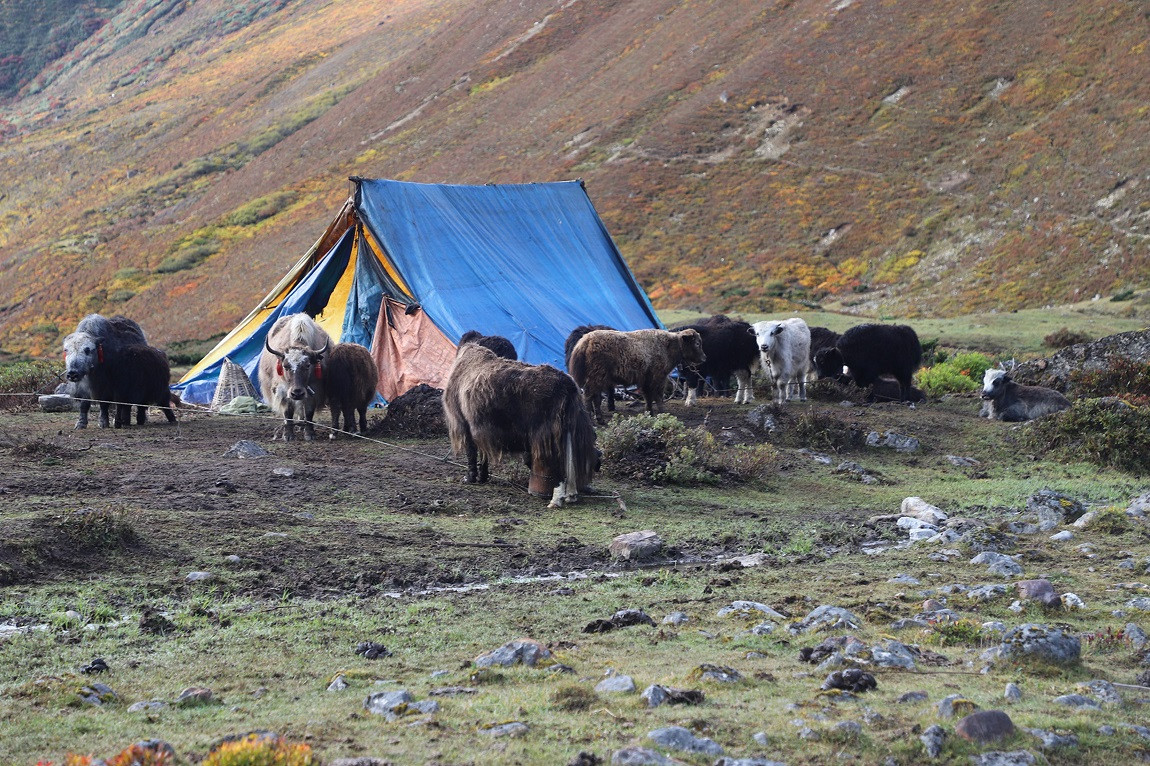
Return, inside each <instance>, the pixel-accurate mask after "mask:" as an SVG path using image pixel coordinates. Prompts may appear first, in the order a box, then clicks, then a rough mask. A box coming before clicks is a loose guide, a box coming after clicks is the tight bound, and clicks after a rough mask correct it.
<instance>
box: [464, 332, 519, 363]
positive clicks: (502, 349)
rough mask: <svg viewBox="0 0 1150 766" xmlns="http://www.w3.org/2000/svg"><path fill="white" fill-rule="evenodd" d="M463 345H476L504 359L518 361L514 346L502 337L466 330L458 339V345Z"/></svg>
mask: <svg viewBox="0 0 1150 766" xmlns="http://www.w3.org/2000/svg"><path fill="white" fill-rule="evenodd" d="M464 343H478V344H479V345H480V346H483V347H484V348H489V349H491V350H492V351H494V352H495V355H496V356H500V357H503V358H504V359H519V354H517V353H515V344H513V343H512V342H511V341H509V340H507V338H504V337H503V336H502V335H484V334H483V333H481V332H479V331H478V330H468V331H467V332H465V333H463V335H462V336H460V338H459V345H460V346H462V345H463V344H464Z"/></svg>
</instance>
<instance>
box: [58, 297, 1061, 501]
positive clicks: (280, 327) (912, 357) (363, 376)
mask: <svg viewBox="0 0 1150 766" xmlns="http://www.w3.org/2000/svg"><path fill="white" fill-rule="evenodd" d="M564 352H565V357H566V363H567V369H568V370H569V373H570V374H568V373H564V372H562V371H560V370H558V369H556V368H554V367H551V366H549V365H531V364H527V363H524V362H520V361H518V359H517V355H516V352H515V347H514V345H513V344H512V343H511V342H510V341H509V340H507V339H506V338H503V337H501V336H498V335H482V334H480V333H479V332H477V331H474V330H473V331H471V332H468V333H466V334H464V335H463V337H462V338H460V343H459V347H458V351H457V353H456V357H455V361H454V363H453V365H452V367H451V370H450V373H449V374H448V377H447V381H446V383H445V385H444V390H443V411H444V416H445V420H446V423H447V427H448V433H449V436H450V439H451V444H452V448H453V449H454V450H455V452H456V454H466V456H467V475H466V481H467V482H468V483H475V482H484V481H486V480H487V478H488V475H489V463H490V460H491V459H492V458H494V459H499V458H500V457H501V456H502V455H504V454H521V455H523V458H524V462H525V464H526V465H527V466H528V467H529V468H530V469H531V476H532V480H531V484H530V487H529V489H530V491H531V492H532V493H533V494H539V495H546V494H547V493H551V497H552V503H551V504H552V505H553V506H561V505H563V504H564V503H566V502H571V501H574V500H576V499H578V496H579V493H580V492H583V493H586V492H588V490H589V488H590V485H591V479H592V475H593V474H594V472H595V471H596V470H597V469H598V467H599V452H598V450H597V449H596V448H595V428H594V424H593V422H592V417H594V418H595V420H596V421H597V422H599V423H604V422H605V419H604V414H603V410H602V401H603V399H606V401H607V408H608V410H609V411H612V410H614V409H615V397H616V390H617V389H618V388H619V387H622V388H623V389H626V388H628V387H634V388H635V389H636V390H637V392H638V394H639V395H640V396H642V398H643V400H644V403H645V405H646V409H647V412H649V413H651V414H654V413H656V412H659V411H661V409H662V403H663V400H664V399H665V398H666V394H665V392H666V389H667V384H668V380H669V376H670V375H671V374H672V372H673V371H674V370H678V377H679V378H680V380H681V381H682V383H683V384H685V386H686V399H685V402H684V404H685V405H686V406H691V405H693V404H694V403H695V402H696V401H697V399H698V396H699V393H700V392H701V390H702V388H703V386H704V385H705V383H706V382H707V381H710V382H711V384H712V385H713V386H714V388H715V389H717V390H730V389H731V388H732V386H731V378H734V380H735V385H734V390H735V403H736V404H743V403H748V402H751V401H753V400H754V394H753V392H752V388H751V379H752V374H753V373H754V371H755V370H756V369H758V368H762V370H763V371H764V372H765V373H766V374H767V376H768V377H769V378H770V380H771V382H772V389H773V392H774V401H775V402H776V403H778V404H783V403H785V402H788V401H790V400H791V399H792V398H793V397H794V396H796V395H797V397H798V399H799V400H800V401H805V400H806V398H807V397H806V386H807V382H808V380H809V379H811V378H820V379H822V378H830V379H833V380H836V381H839V382H842V383H850V384H853V385H855V386H858V387H859V388H866V389H869V390H870V398H871V400H872V401H873V400H883V399H886V400H894V401H903V402H913V401H919V400H922V399H923V398H924V397H923V395H922V392H921V391H919V390H918V389H916V388H914V387H913V386H912V385H911V381H912V378H913V376H914V373H915V370H917V369H918V367H919V365H920V364H921V362H922V346H921V344H920V342H919V339H918V336H917V335H916V333H915V331H914V329H913V328H911V327H908V326H906V325H885V324H861V325H857V326H855V327H852V328H850V329H848V330H847V331H846V332H844V333H842V334H841V335H840V334H838V333H836V332H833V331H831V330H828V329H826V328H823V327H808V326H807V323H806V322H804V321H803V320H802V319H799V318H797V317H796V318H791V319H787V320H783V321H764V322H756V323H754V324H749V323H747V322H744V321H740V320H735V319H731V318H729V317H727V316H724V315H722V314H719V315H715V316H712V317H710V318H709V319H705V320H702V321H699V322H695V323H692V324H687V325H682V326H680V327H675V328H672V329H670V330H632V331H629V332H623V331H619V330H615V329H613V328H611V327H607V326H605V325H583V326H581V327H577V328H575V329H574V330H572V332H571V333H570V335H569V336H568V338H567V342H566V344H565V348H564ZM64 354H65V360H66V368H67V369H66V376H67V380H68V383H66V384H65V386H62V388H64V389H65V390H66V391H67V392H68V393H71V394H73V395H74V396H75V397H76V398H77V399H78V400H79V401H80V416H79V418H78V420H77V422H76V428H85V427H87V424H88V413H89V410H90V407H91V404H92V402H93V401H94V402H96V403H98V404H99V407H100V421H99V423H100V427H102V428H106V427H108V426H109V417H108V414H109V407H110V406H111V404H115V405H116V410H115V418H114V421H113V423H112V425H114V427H116V428H121V427H124V426H128V425H130V420H131V410H132V407H133V406H134V407H136V413H137V414H136V422H137V424H143V423H144V422H146V411H147V407H148V406H149V405H153V406H157V407H160V408H161V410H162V411H163V412H164V415H165V416H166V417H167V419H168V421H169V422H172V421H175V419H176V418H175V414H174V413H173V412H172V406H171V405H172V402H171V393H170V390H169V388H168V383H169V377H170V370H169V366H168V359H167V356H166V355H165V354H164V352H163V351H161V350H159V349H157V348H154V347H153V346H150V345H148V342H147V340H146V338H145V336H144V332H143V330H142V329H141V328H140V326H139V324H137V323H136V322H134V321H132V320H131V319H128V318H126V317H122V316H114V317H111V318H105V317H103V316H100V315H99V314H92V315H89V316H87V317H85V318H84V319H82V320H81V321H80V323H79V325H78V326H77V327H76V331H75V332H73V333H71V334H70V335H68V336H67V337H66V338H65V339H64ZM258 377H259V387H260V392H261V394H262V396H263V398H264V400H265V401H266V402H267V404H268V405H269V406H270V407H271V408H272V410H273V412H275V413H276V414H277V415H279V416H280V417H282V418H283V419H284V439H285V440H292V439H294V438H295V428H296V425H297V422H298V423H299V424H302V427H303V432H304V438H305V439H307V440H309V441H310V440H312V439H314V438H315V428H314V425H313V422H314V416H315V412H316V410H317V409H320V408H322V407H324V406H325V405H326V406H327V407H328V408H329V409H330V412H331V418H332V438H335V435H336V434H337V433H339V432H340V419H341V417H342V421H343V431H345V432H347V433H351V434H354V433H355V432H356V426H357V417H356V416H357V415H358V428H359V431H360V432H361V433H362V432H364V431H366V429H367V417H366V411H367V407H368V406H369V405H370V403H371V401H372V400H373V398H374V397H375V395H376V389H377V383H378V370H377V367H376V364H375V361H374V360H373V358H372V356H371V354H370V352H369V351H368V350H367V349H366V348H364V347H363V346H360V345H357V344H354V343H333V342H332V339H331V337H330V336H329V335H328V334H327V333H326V332H325V331H324V330H323V329H322V328H321V327H320V326H319V325H318V324H316V322H315V321H314V320H313V319H312V318H311V317H310V316H308V315H307V314H305V313H300V314H292V315H290V316H284V317H281V318H279V319H278V320H277V321H276V322H275V324H273V325H272V328H271V330H270V331H269V332H268V334H267V337H266V338H265V340H264V348H263V352H262V354H261V356H260V360H259V374H258ZM982 398H983V400H984V403H983V407H982V412H981V413H980V414H981V415H983V416H984V417H989V418H996V419H999V420H1006V421H1021V420H1029V419H1031V418H1035V417H1040V416H1042V415H1045V414H1049V413H1051V412H1057V411H1058V410H1061V409H1065V408H1067V407H1069V406H1070V402H1069V401H1068V400H1067V399H1066V398H1065V397H1064V396H1062V395H1061V394H1059V393H1058V392H1056V391H1053V390H1051V389H1046V388H1040V387H1037V386H1023V385H1020V384H1018V383H1016V382H1014V381H1012V380H1011V379H1010V377H1009V375H1008V374H1007V373H1006V371H1005V370H1001V369H999V370H988V371H987V373H986V377H985V379H984V381H983V389H982Z"/></svg>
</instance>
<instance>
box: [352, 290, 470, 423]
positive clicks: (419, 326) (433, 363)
mask: <svg viewBox="0 0 1150 766" xmlns="http://www.w3.org/2000/svg"><path fill="white" fill-rule="evenodd" d="M371 356H372V358H374V359H375V364H376V367H378V368H379V386H378V390H379V393H380V394H381V395H382V396H383V398H384V399H386V400H388V401H389V402H390V401H391V400H392V399H394V398H395V397H397V396H399V395H401V394H403V393H404V392H406V391H408V390H409V389H412V388H414V387H415V386H417V385H419V384H420V383H426V384H427V385H429V386H433V387H435V388H443V384H444V382H445V381H446V380H447V374H448V373H449V372H450V371H451V363H452V362H453V361H454V360H455V344H454V343H452V342H451V341H450V340H448V339H447V336H446V335H444V334H443V333H442V332H441V331H440V329H439V328H438V327H436V326H435V324H434V323H432V321H431V320H430V319H429V318H428V317H427V314H426V313H425V312H424V311H423V310H422V309H421V308H420V307H419V306H408V305H407V304H404V303H401V302H399V301H397V300H393V299H391V298H384V299H383V306H382V307H381V309H380V312H379V319H378V320H377V321H376V325H375V339H374V341H373V342H372V344H371Z"/></svg>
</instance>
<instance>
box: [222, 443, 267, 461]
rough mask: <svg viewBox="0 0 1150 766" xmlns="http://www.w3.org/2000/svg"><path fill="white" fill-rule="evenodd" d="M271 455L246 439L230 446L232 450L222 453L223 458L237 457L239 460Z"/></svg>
mask: <svg viewBox="0 0 1150 766" xmlns="http://www.w3.org/2000/svg"><path fill="white" fill-rule="evenodd" d="M270 454H271V453H270V452H268V451H267V450H266V449H264V448H263V447H261V446H260V445H258V444H256V443H255V442H253V441H249V440H248V439H241V440H240V441H238V442H236V443H235V444H233V445H232V448H231V449H229V450H228V451H227V452H225V453H224V457H229V456H232V457H238V458H241V459H250V458H260V457H267V456H268V455H270Z"/></svg>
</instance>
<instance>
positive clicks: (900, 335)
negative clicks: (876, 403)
mask: <svg viewBox="0 0 1150 766" xmlns="http://www.w3.org/2000/svg"><path fill="white" fill-rule="evenodd" d="M816 356H817V359H816V363H817V365H818V369H819V374H820V376H822V375H826V376H828V377H836V378H837V374H836V373H834V372H832V371H833V370H839V371H841V374H843V375H847V376H849V377H850V379H851V380H852V381H854V384H855V385H856V386H858V387H859V388H866V387H867V386H869V385H871V384H872V383H874V382H875V381H876V380H878V378H879V377H880V376H881V375H890V376H892V377H893V378H894V379H895V380H897V381H898V384H899V400H900V401H904V402H905V401H910V399H911V380H912V379H913V378H914V373H915V370H917V369H918V366H919V364H920V363H921V362H922V345H921V344H920V343H919V340H918V335H917V334H916V333H915V331H914V329H913V328H911V327H908V326H907V325H898V324H896V325H884V324H860V325H856V326H854V327H852V328H850V329H849V330H847V331H846V332H844V333H843V334H842V337H840V338H839V340H838V343H836V344H835V347H834V348H833V349H824V350H823V351H820V352H819V353H818V354H817V355H816Z"/></svg>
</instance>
